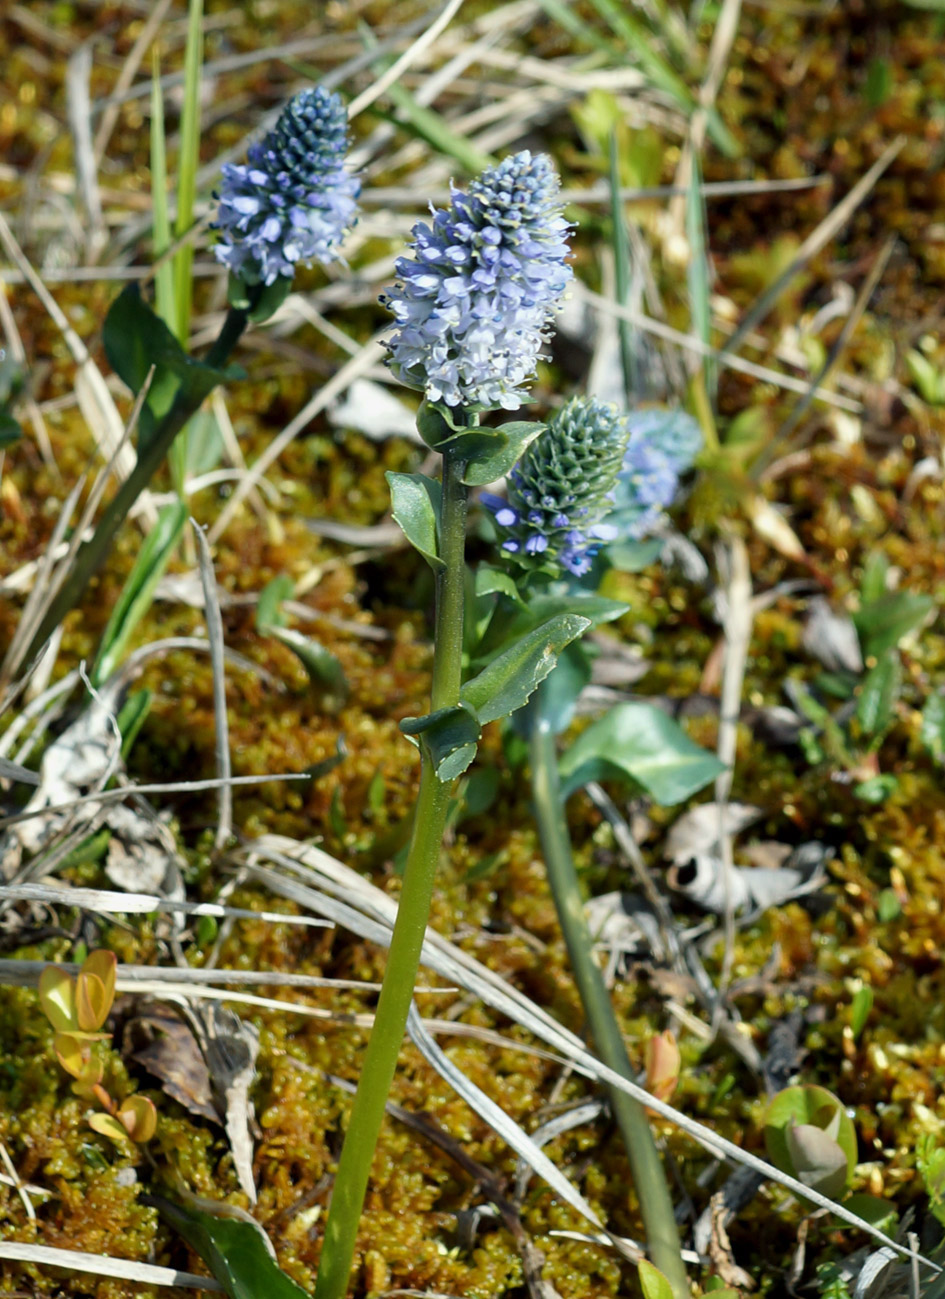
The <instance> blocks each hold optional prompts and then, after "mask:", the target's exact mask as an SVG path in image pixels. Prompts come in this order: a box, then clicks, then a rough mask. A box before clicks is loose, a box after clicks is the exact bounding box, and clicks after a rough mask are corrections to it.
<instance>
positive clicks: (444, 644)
mask: <svg viewBox="0 0 945 1299" xmlns="http://www.w3.org/2000/svg"><path fill="white" fill-rule="evenodd" d="M463 469H464V462H463V461H458V460H455V459H454V458H453V457H452V456H451V454H450V453H447V454H445V455H444V457H443V497H442V509H441V515H440V533H439V549H440V558H441V559H442V561H443V568H442V569H440V570H439V571H438V573H437V581H436V632H435V641H434V647H435V648H434V662H433V687H432V707H433V709H434V710H435V709H438V708H449V707H451V706H452V705H453V704H456V703H458V702H459V687H460V683H461V671H462V648H463V558H464V552H465V541H466V488H465V486H464V485H463V481H462V473H463ZM451 792H452V782H451V781H447V782H442V781H440V780H438V779H437V777H436V773H435V771H434V769H433V764H432V763H431V762H430V759H429V758H428V756H427V754H426V752H425V751H424V750H423V748H422V746H421V769H420V792H419V794H418V796H417V806H416V812H415V815H414V821H413V835H412V838H411V843H410V851H409V853H408V855H407V866H406V869H405V871H404V884H403V889H402V891H401V895H400V903H399V905H398V907H397V919H396V920H395V922H394V931H393V934H392V935H391V942H390V952H389V955H388V958H387V968H386V970H385V972H384V982H383V984H382V985H381V994H380V998H379V1000H378V1003H377V1010H376V1012H375V1015H374V1027H373V1029H372V1030H371V1037H370V1040H369V1041H368V1045H367V1051H366V1052H365V1056H364V1062H363V1064H362V1067H361V1078H360V1081H359V1083H358V1090H357V1094H356V1095H355V1098H354V1107H353V1109H352V1111H351V1119H350V1121H349V1123H348V1129H347V1132H346V1134H345V1140H344V1145H343V1147H342V1150H341V1158H340V1160H339V1161H338V1172H337V1174H336V1175H335V1186H334V1190H333V1191H332V1195H331V1206H330V1208H329V1210H328V1219H327V1221H326V1223H325V1240H324V1244H323V1245H322V1255H321V1261H320V1263H319V1268H318V1279H317V1281H316V1283H315V1299H343V1296H344V1295H345V1293H346V1291H347V1288H348V1278H349V1276H350V1273H351V1263H352V1260H353V1258H354V1250H355V1244H356V1242H357V1235H358V1226H359V1223H360V1218H361V1209H362V1206H363V1204H364V1196H365V1193H366V1192H367V1184H368V1178H369V1176H370V1173H371V1163H372V1161H373V1159H374V1150H375V1147H376V1145H377V1138H378V1136H379V1134H380V1130H381V1124H382V1122H383V1120H384V1110H385V1106H386V1105H387V1097H388V1094H389V1092H390V1085H391V1082H392V1081H393V1077H394V1071H395V1069H396V1067H397V1059H398V1056H399V1055H400V1048H401V1045H402V1043H403V1038H404V1029H405V1027H406V1024H407V1013H408V1011H409V1010H410V1002H411V998H412V997H413V989H414V984H415V983H416V981H417V970H418V969H419V966H420V949H421V947H422V945H423V936H424V934H425V932H426V927H427V920H428V918H429V915H430V902H431V900H432V897H433V883H434V879H435V876H436V868H437V865H438V863H439V858H440V849H441V846H442V842H443V831H444V829H445V826H446V813H447V808H448V806H449V800H450V794H451Z"/></svg>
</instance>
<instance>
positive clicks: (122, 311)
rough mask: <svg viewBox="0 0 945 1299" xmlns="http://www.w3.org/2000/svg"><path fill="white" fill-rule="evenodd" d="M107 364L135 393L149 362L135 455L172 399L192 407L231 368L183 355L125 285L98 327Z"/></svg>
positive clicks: (229, 373)
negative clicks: (149, 379) (101, 327)
mask: <svg viewBox="0 0 945 1299" xmlns="http://www.w3.org/2000/svg"><path fill="white" fill-rule="evenodd" d="M102 342H103V343H104V345H105V354H106V356H107V357H108V361H109V364H110V365H111V367H112V369H113V370H114V371H115V373H116V374H118V375H119V376H120V377H121V378H122V379H123V380H124V381H125V383H126V384H127V385H128V387H129V388H130V389H131V391H132V392H134V393H138V392H140V390H141V388H142V385H143V384H144V382H145V380H146V379H147V377H148V373H149V371H150V369H151V366H152V365H153V366H154V367H155V372H154V377H153V379H152V380H151V386H150V388H149V389H148V398H147V401H146V402H145V406H144V409H143V410H142V412H141V416H140V418H139V422H138V425H139V441H138V450H139V455H140V453H141V450H142V448H143V447H144V446H146V445H147V443H148V442H149V440H150V439H151V437H152V435H153V434H154V432H155V429H156V428H157V426H158V425H159V423H160V421H161V420H162V419H163V418H164V416H165V415H167V414H168V412H169V411H170V409H171V407H172V406H173V405H174V402H175V400H177V399H178V397H179V398H181V399H182V400H184V401H186V402H187V404H188V405H191V406H192V407H193V408H194V409H196V407H197V406H199V404H200V402H201V401H202V400H203V398H204V397H206V396H207V394H208V393H209V392H211V391H212V390H213V389H214V388H215V387H216V385H217V384H218V383H220V382H222V381H223V380H224V379H226V378H229V377H232V376H233V375H235V374H238V373H239V371H238V370H236V369H226V370H220V369H217V368H215V367H214V366H210V365H205V364H203V362H201V361H195V360H193V359H192V358H191V357H189V356H188V355H187V353H186V352H185V351H184V349H183V348H182V347H181V345H180V343H179V342H178V341H177V339H176V338H175V337H174V335H173V334H172V333H171V331H170V329H169V328H168V327H167V325H166V324H165V323H164V321H163V320H161V318H160V317H159V316H158V315H156V314H155V313H154V312H153V311H152V310H151V308H150V307H149V306H148V305H147V303H146V302H145V301H144V300H143V299H142V297H141V294H140V292H139V290H138V286H137V285H136V284H129V285H128V287H127V288H125V289H123V290H122V292H121V293H120V294H119V295H118V297H117V298H116V299H115V301H114V302H113V303H112V305H111V307H110V309H109V312H108V315H107V316H106V317H105V325H104V328H103V330H102Z"/></svg>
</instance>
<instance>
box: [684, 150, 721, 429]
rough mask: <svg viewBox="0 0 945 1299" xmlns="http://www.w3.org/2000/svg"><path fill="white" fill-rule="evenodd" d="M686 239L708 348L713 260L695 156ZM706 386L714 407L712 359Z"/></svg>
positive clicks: (693, 305) (695, 307)
mask: <svg viewBox="0 0 945 1299" xmlns="http://www.w3.org/2000/svg"><path fill="white" fill-rule="evenodd" d="M686 238H687V240H688V243H689V262H688V265H687V267H686V279H687V280H688V282H689V311H690V314H691V316H692V327H693V331H694V332H695V333H696V335H697V336H698V337H699V338H701V339H702V341H703V343H705V344H706V345H707V346H708V345H709V344H710V343H711V341H712V340H711V338H710V334H711V326H712V315H711V309H710V306H709V294H710V283H709V257H708V250H707V247H706V211H705V201H704V199H703V195H702V167H701V165H700V163H699V156H698V154H695V153H694V154H693V158H692V174H691V176H690V180H689V193H688V194H687V195H686ZM702 372H703V374H704V376H705V386H706V391H707V393H708V394H709V397H710V398H711V399H712V401H713V404H714V400H715V391H716V387H717V385H718V370H717V367H716V365H715V362H714V361H713V360H712V358H711V357H709V356H705V357H704V358H703V362H702Z"/></svg>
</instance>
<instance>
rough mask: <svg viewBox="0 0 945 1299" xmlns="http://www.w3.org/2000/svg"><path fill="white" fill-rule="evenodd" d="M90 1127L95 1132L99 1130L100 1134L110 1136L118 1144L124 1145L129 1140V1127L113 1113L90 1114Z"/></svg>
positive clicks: (110, 1139)
mask: <svg viewBox="0 0 945 1299" xmlns="http://www.w3.org/2000/svg"><path fill="white" fill-rule="evenodd" d="M89 1127H90V1128H91V1129H92V1131H93V1132H97V1133H98V1134H99V1136H102V1137H108V1139H109V1141H114V1143H115V1145H116V1146H121V1145H124V1143H125V1142H126V1141H127V1140H128V1129H127V1128H126V1127H125V1125H124V1124H123V1123H122V1122H121V1121H120V1120H119V1119H116V1118H115V1117H114V1115H112V1114H92V1115H90V1117H89Z"/></svg>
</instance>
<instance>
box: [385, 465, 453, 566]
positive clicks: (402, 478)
mask: <svg viewBox="0 0 945 1299" xmlns="http://www.w3.org/2000/svg"><path fill="white" fill-rule="evenodd" d="M387 481H388V483H389V484H390V495H391V513H392V514H393V516H394V521H395V522H396V523H398V524H399V525H400V528H401V530H402V532H403V534H404V536H405V537H406V538H407V540H408V541H409V542H410V544H411V546H413V548H414V549H415V550H419V552H420V554H421V555H422V556H423V558H424V559H425V560H426V561H427V563H428V564H429V565H430V567H431V568H432V569H433V571H434V573H437V572H439V571H440V570H441V569H442V568H443V561H442V560H441V559H440V557H439V543H438V541H437V519H438V518H439V517H440V499H441V490H440V484H439V483H438V482H435V481H434V480H433V479H432V478H427V476H426V474H396V473H388V474H387Z"/></svg>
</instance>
